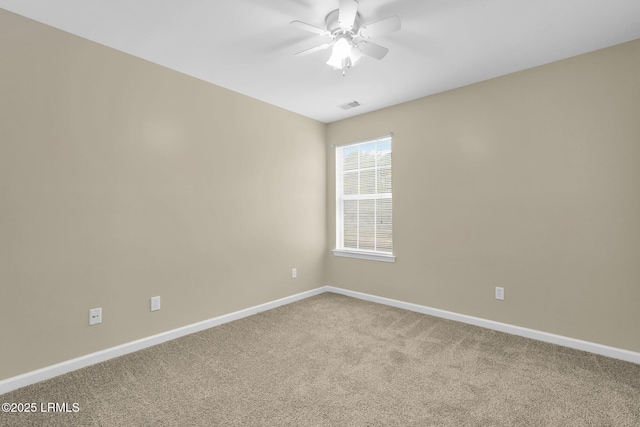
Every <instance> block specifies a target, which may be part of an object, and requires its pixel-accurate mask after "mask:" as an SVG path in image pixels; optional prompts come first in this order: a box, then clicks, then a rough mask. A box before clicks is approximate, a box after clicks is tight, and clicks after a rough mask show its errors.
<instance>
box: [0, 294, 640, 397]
mask: <svg viewBox="0 0 640 427" xmlns="http://www.w3.org/2000/svg"><path fill="white" fill-rule="evenodd" d="M325 292H333V293H336V294H342V295H346V296H350V297H354V298H358V299H361V300H365V301H371V302H375V303H378V304H385V305H389V306H392V307H397V308H402V309H405V310H410V311H415V312H418V313H423V314H429V315H431V316H436V317H441V318H444V319H449V320H455V321H458V322H462V323H468V324H470V325H475V326H480V327H483V328H487V329H493V330H496V331H500V332H506V333H508V334H512V335H519V336H522V337H526V338H531V339H534V340H538V341H544V342H548V343H552V344H558V345H561V346H564V347H569V348H575V349H577V350H583V351H588V352H591V353H595V354H600V355H603V356H607V357H612V358H614V359H620V360H624V361H627V362H632V363H637V364H640V353H636V352H633V351H629V350H623V349H619V348H615V347H609V346H605V345H601V344H596V343H592V342H588V341H581V340H577V339H574V338H568V337H564V336H561V335H555V334H550V333H547V332H541V331H536V330H534V329H527V328H522V327H520V326H513V325H509V324H506V323H500V322H494V321H492V320H486V319H481V318H479V317H472V316H467V315H464V314H458V313H453V312H451V311H445V310H440V309H437V308H431V307H427V306H423V305H418V304H412V303H409V302H404V301H398V300H394V299H390V298H384V297H379V296H375V295H370V294H365V293H362V292H356V291H350V290H347V289H342V288H337V287H334V286H322V287H319V288H316V289H312V290H310V291H306V292H301V293H299V294H295V295H291V296H289V297H285V298H281V299H278V300H275V301H271V302H267V303H264V304H260V305H256V306H254V307H249V308H246V309H244V310H239V311H235V312H233V313H229V314H225V315H222V316H218V317H214V318H212V319H209V320H204V321H202V322H198V323H194V324H191V325H187V326H183V327H181V328H177V329H173V330H170V331H167V332H162V333H160V334H157V335H153V336H150V337H146V338H142V339H139V340H136V341H132V342H129V343H126V344H122V345H119V346H116V347H111V348H108V349H105V350H101V351H98V352H95V353H91V354H87V355H85V356H81V357H77V358H75V359H71V360H67V361H65V362H61V363H57V364H55V365H51V366H47V367H45V368H42V369H38V370H36V371H31V372H27V373H25V374H22V375H17V376H15V377H11V378H7V379H5V380H2V381H0V395H1V394H4V393H8V392H10V391H13V390H16V389H18V388H21V387H26V386H28V385H31V384H35V383H37V382H40V381H44V380H48V379H50V378H53V377H57V376H58V375H62V374H66V373H68V372H71V371H75V370H77V369H80V368H84V367H86V366H90V365H94V364H96V363H100V362H104V361H105V360H109V359H113V358H115V357H119V356H123V355H125V354H128V353H133V352H134V351H138V350H142V349H144V348H147V347H151V346H154V345H157V344H161V343H163V342H166V341H170V340H173V339H176V338H180V337H183V336H185V335H189V334H193V333H195V332H199V331H203V330H205V329H209V328H212V327H214V326H218V325H222V324H223V323H227V322H232V321H234V320H238V319H242V318H244V317H248V316H251V315H253V314H256V313H260V312H262V311H267V310H271V309H273V308H276V307H280V306H282V305H286V304H290V303H292V302H296V301H300V300H302V299H305V298H309V297H312V296H314V295H319V294H322V293H325Z"/></svg>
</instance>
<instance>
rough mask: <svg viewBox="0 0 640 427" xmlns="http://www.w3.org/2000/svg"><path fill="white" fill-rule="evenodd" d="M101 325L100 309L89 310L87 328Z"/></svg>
mask: <svg viewBox="0 0 640 427" xmlns="http://www.w3.org/2000/svg"><path fill="white" fill-rule="evenodd" d="M98 323H102V307H98V308H92V309H91V310H89V326H92V325H97V324H98Z"/></svg>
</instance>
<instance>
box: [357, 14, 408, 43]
mask: <svg viewBox="0 0 640 427" xmlns="http://www.w3.org/2000/svg"><path fill="white" fill-rule="evenodd" d="M401 26H402V25H401V24H400V18H399V17H397V16H391V17H389V18H385V19H383V20H381V21H377V22H372V23H371V24H367V25H365V26H364V27H362V28H360V31H358V35H359V36H360V37H362V38H363V39H368V38H370V37H376V36H382V35H384V34H388V33H392V32H394V31H398V30H399V29H400V28H401Z"/></svg>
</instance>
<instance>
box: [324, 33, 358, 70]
mask: <svg viewBox="0 0 640 427" xmlns="http://www.w3.org/2000/svg"><path fill="white" fill-rule="evenodd" d="M352 50H353V44H352V43H351V42H350V41H349V40H347V39H346V38H345V37H341V38H339V39H338V40H337V41H336V42H335V43H334V44H333V50H332V51H331V56H330V57H329V60H328V61H327V65H330V66H332V67H333V68H335V69H336V70H342V69H344V67H345V62H346V61H345V60H347V59H349V57H350V55H351V52H352Z"/></svg>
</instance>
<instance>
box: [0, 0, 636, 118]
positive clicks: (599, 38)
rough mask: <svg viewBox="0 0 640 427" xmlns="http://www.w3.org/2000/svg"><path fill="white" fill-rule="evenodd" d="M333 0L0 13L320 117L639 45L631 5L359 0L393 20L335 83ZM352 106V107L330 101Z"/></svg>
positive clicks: (632, 1) (49, 2) (129, 3)
mask: <svg viewBox="0 0 640 427" xmlns="http://www.w3.org/2000/svg"><path fill="white" fill-rule="evenodd" d="M338 3H339V0H174V1H170V0H57V1H53V0H0V7H2V8H4V9H7V10H9V11H12V12H15V13H18V14H20V15H24V16H26V17H28V18H31V19H34V20H36V21H40V22H43V23H45V24H48V25H51V26H53V27H56V28H60V29H62V30H64V31H67V32H70V33H73V34H76V35H78V36H81V37H84V38H86V39H89V40H92V41H95V42H98V43H100V44H103V45H106V46H109V47H112V48H115V49H118V50H121V51H123V52H127V53H129V54H132V55H135V56H138V57H141V58H144V59H146V60H149V61H151V62H154V63H157V64H160V65H163V66H165V67H168V68H171V69H174V70H177V71H180V72H182V73H185V74H188V75H191V76H194V77H197V78H199V79H202V80H205V81H208V82H211V83H214V84H216V85H219V86H223V87H225V88H228V89H231V90H234V91H236V92H240V93H243V94H246V95H248V96H251V97H253V98H257V99H260V100H262V101H265V102H268V103H269V104H273V105H277V106H279V107H282V108H285V109H287V110H291V111H294V112H296V113H299V114H302V115H304V116H308V117H311V118H314V119H316V120H319V121H322V122H327V123H328V122H333V121H336V120H340V119H344V118H347V117H351V116H354V115H357V114H362V113H365V112H368V111H373V110H377V109H380V108H384V107H387V106H390V105H394V104H398V103H401V102H405V101H409V100H412V99H416V98H420V97H423V96H427V95H431V94H434V93H438V92H442V91H445V90H449V89H453V88H456V87H460V86H464V85H467V84H471V83H475V82H478V81H482V80H486V79H490V78H492V77H497V76H501V75H504V74H508V73H512V72H515V71H520V70H523V69H527V68H531V67H534V66H537V65H541V64H545V63H549V62H553V61H557V60H560V59H563V58H567V57H571V56H575V55H579V54H582V53H585V52H590V51H593V50H596V49H600V48H604V47H607V46H612V45H615V44H619V43H622V42H625V41H629V40H634V39H638V38H640V0H359V3H360V5H359V13H360V15H361V20H362V21H363V22H364V23H369V22H372V21H376V20H379V19H382V18H386V17H388V16H391V15H398V16H400V18H401V20H402V29H401V30H400V31H399V32H396V33H392V34H388V35H386V36H383V37H378V38H375V39H372V41H373V42H375V43H377V44H380V45H383V46H385V47H388V48H389V49H390V52H389V54H388V55H387V56H386V57H385V58H384V59H382V60H381V61H378V60H375V59H372V58H363V59H362V61H361V62H360V63H359V64H358V65H357V66H355V67H354V68H352V69H350V70H348V71H347V75H346V77H343V76H342V74H341V72H340V71H335V70H333V69H332V68H331V67H329V66H328V65H326V64H325V62H326V61H327V59H328V57H329V54H330V50H325V51H322V52H318V53H314V54H312V55H309V56H304V57H294V53H296V52H299V51H301V50H304V49H306V48H309V47H313V46H316V45H318V44H321V43H323V42H324V41H325V40H326V39H323V38H321V37H319V36H315V35H313V34H311V33H307V32H305V31H301V30H299V29H297V28H295V27H293V26H291V25H289V22H291V21H292V20H301V21H304V22H307V23H309V24H312V25H315V26H318V27H324V18H325V16H326V15H327V14H328V13H329V12H331V11H332V10H334V9H337V8H338ZM353 100H357V101H359V102H360V103H361V104H362V106H361V107H358V108H354V109H351V110H347V111H345V110H342V109H341V108H338V105H339V104H343V103H346V102H350V101H353Z"/></svg>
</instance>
